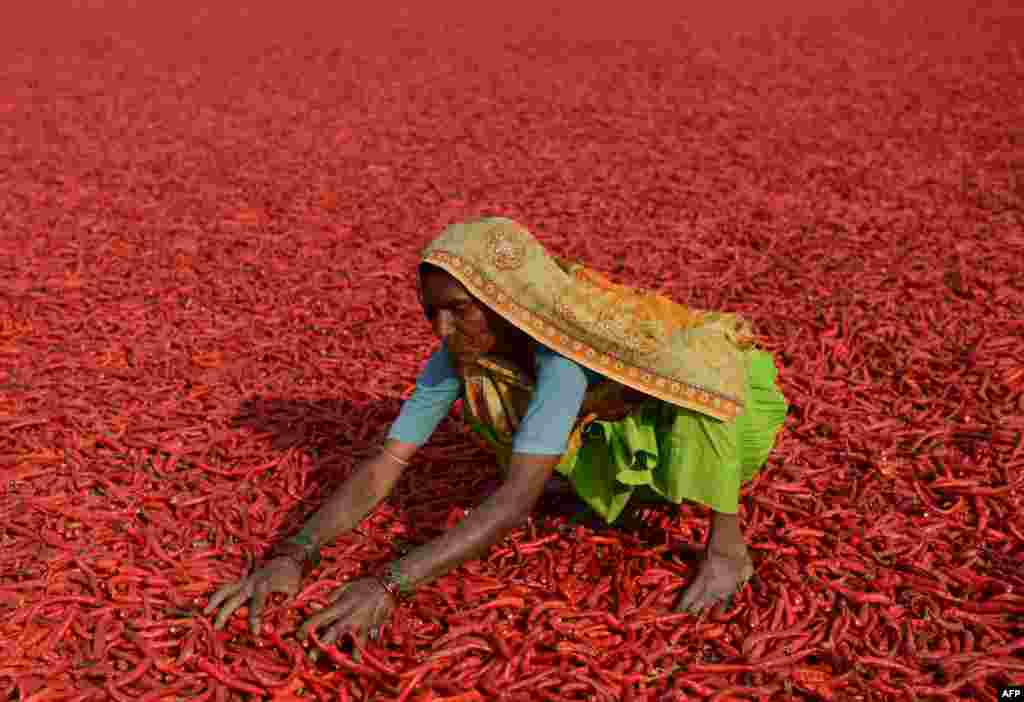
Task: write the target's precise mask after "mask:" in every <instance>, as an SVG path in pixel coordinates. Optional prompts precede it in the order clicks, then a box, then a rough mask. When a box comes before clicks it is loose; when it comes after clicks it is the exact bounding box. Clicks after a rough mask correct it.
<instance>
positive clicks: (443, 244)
mask: <svg viewBox="0 0 1024 702" xmlns="http://www.w3.org/2000/svg"><path fill="white" fill-rule="evenodd" d="M422 262H423V263H429V264H431V265H434V266H437V267H438V268H441V269H443V270H445V271H446V272H448V273H449V274H450V275H452V276H453V277H454V278H456V279H457V280H458V281H459V282H460V283H462V285H464V286H465V287H466V289H467V290H468V291H469V292H470V294H472V295H473V296H474V297H476V298H477V299H478V300H480V301H481V302H483V303H484V304H485V305H487V306H488V307H490V308H491V309H492V310H494V311H495V312H496V313H497V314H500V315H501V316H502V317H503V318H505V319H506V320H508V321H509V322H510V323H511V324H513V325H515V326H516V327H518V328H519V329H521V330H522V331H524V332H525V333H527V334H528V335H529V336H531V337H532V338H533V339H535V340H536V341H538V342H540V343H542V344H544V345H545V346H547V347H549V348H551V349H553V350H555V351H557V352H558V353H560V354H562V355H563V356H565V357H567V358H571V359H572V360H574V361H576V362H577V363H579V364H581V365H583V366H586V367H587V368H590V369H591V370H594V371H596V372H597V373H600V374H602V375H604V376H607V377H608V378H611V379H612V380H614V381H617V382H619V383H621V384H623V385H625V386H628V387H631V388H633V389H635V390H638V391H640V392H642V393H645V394H647V395H650V396H652V397H656V398H658V399H661V400H664V401H666V402H669V403H672V404H674V405H678V406H679V407H685V408H688V409H691V410H695V411H697V412H701V413H703V414H706V415H708V416H711V417H715V418H717V419H720V420H722V421H727V422H728V421H732V420H733V419H735V418H736V416H737V415H739V414H740V413H741V412H742V411H743V407H744V405H745V402H746V397H745V393H746V387H747V367H746V364H747V362H748V361H747V354H746V353H745V351H746V350H748V349H749V348H751V347H752V346H753V345H754V335H753V332H752V330H751V327H750V325H749V323H748V322H747V321H746V320H744V319H743V318H742V317H740V316H738V315H735V314H725V313H717V312H708V311H702V310H696V309H690V308H687V307H685V306H683V305H680V304H678V303H676V302H673V301H672V300H670V299H668V298H666V297H664V296H662V295H659V294H657V293H654V292H649V291H645V290H642V289H638V288H631V287H628V286H624V285H617V284H615V283H612V282H611V281H609V280H608V279H606V278H605V277H604V276H602V275H601V274H599V273H597V272H595V271H593V270H591V269H588V268H586V267H585V266H583V265H582V264H579V263H574V262H569V261H564V260H561V259H556V258H554V257H552V256H550V255H549V254H548V253H547V251H545V250H544V247H543V246H541V244H540V243H539V242H538V241H537V240H536V239H535V238H534V237H533V236H532V235H531V234H530V232H528V231H527V230H526V229H525V228H524V227H522V226H521V225H519V224H517V223H516V222H514V221H512V220H510V219H505V218H501V217H493V218H486V219H480V220H476V221H473V222H466V223H460V224H453V225H452V226H450V227H448V228H447V229H445V230H444V232H442V233H441V235H440V236H438V237H437V238H436V239H434V241H432V242H431V243H430V244H429V245H428V246H427V247H426V249H424V251H423V255H422Z"/></svg>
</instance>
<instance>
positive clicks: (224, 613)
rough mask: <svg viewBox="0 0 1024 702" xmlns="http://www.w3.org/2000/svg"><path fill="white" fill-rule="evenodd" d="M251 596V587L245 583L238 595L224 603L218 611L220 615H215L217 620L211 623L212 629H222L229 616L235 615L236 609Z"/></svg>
mask: <svg viewBox="0 0 1024 702" xmlns="http://www.w3.org/2000/svg"><path fill="white" fill-rule="evenodd" d="M251 594H252V586H251V585H249V583H246V584H245V587H243V588H242V589H241V590H239V591H238V594H236V595H235V596H234V597H232V598H231V599H230V600H228V601H227V602H225V603H224V607H223V608H222V609H221V610H220V614H218V615H217V619H216V620H215V621H214V622H213V628H214V629H223V628H224V625H225V624H226V623H227V621H228V619H230V618H231V615H232V614H234V613H235V610H236V609H238V608H239V607H241V606H242V605H243V604H245V602H246V600H248V599H249V595H251Z"/></svg>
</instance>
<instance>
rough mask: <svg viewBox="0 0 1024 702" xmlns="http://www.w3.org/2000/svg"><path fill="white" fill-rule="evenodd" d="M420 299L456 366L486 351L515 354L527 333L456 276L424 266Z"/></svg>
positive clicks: (434, 267)
mask: <svg viewBox="0 0 1024 702" xmlns="http://www.w3.org/2000/svg"><path fill="white" fill-rule="evenodd" d="M419 272H420V295H421V297H420V302H421V304H422V305H423V310H424V312H425V313H426V315H427V319H429V320H430V323H431V324H432V325H433V327H434V333H435V334H436V335H437V336H438V337H439V338H441V339H443V340H444V341H446V342H447V344H448V352H449V354H450V355H451V358H452V362H453V363H454V364H455V365H456V366H460V365H463V364H464V363H466V362H469V361H471V360H472V359H473V358H474V357H475V356H478V355H480V354H485V353H511V352H514V351H515V350H516V349H517V347H518V346H519V345H520V344H521V343H522V342H523V341H525V340H527V339H528V337H527V335H526V334H525V333H524V332H522V331H520V330H519V329H517V328H516V327H515V326H513V325H512V324H510V323H509V322H507V321H506V320H505V319H504V318H503V317H501V315H499V314H497V313H495V312H494V310H492V309H491V308H489V307H487V305H485V304H483V303H482V302H480V301H479V300H477V299H476V298H475V297H473V295H471V294H470V292H469V291H468V290H466V288H465V287H464V286H463V285H462V283H460V282H459V281H458V280H456V279H455V277H453V276H452V275H450V274H449V273H447V272H446V271H444V270H443V269H441V268H438V267H436V266H432V265H430V264H429V263H424V264H422V265H421V266H420V271H419Z"/></svg>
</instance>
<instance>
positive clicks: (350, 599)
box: [299, 578, 395, 646]
mask: <svg viewBox="0 0 1024 702" xmlns="http://www.w3.org/2000/svg"><path fill="white" fill-rule="evenodd" d="M331 599H332V600H333V602H331V604H330V605H328V606H327V607H325V608H324V609H323V610H322V611H320V612H317V613H316V614H315V615H314V616H312V617H310V618H309V619H308V620H306V623H305V624H303V625H302V627H301V628H300V629H299V641H308V639H309V635H310V633H311V632H314V631H316V630H318V629H320V628H321V627H324V626H327V625H331V626H330V628H329V629H328V630H327V632H326V633H325V634H324V635H323V636H319V637H318V638H319V639H320V641H321V643H323V644H324V645H325V646H330V645H332V644H334V643H335V642H336V641H337V640H338V638H339V637H340V636H342V635H343V634H345V633H351V634H352V636H354V637H355V638H357V639H359V640H360V641H361V642H364V641H365V639H364V636H365V635H366V634H369V636H370V638H371V639H376V638H377V637H378V636H379V635H380V629H381V627H382V626H383V625H384V623H385V622H387V619H388V616H389V615H390V614H391V612H392V610H393V609H394V607H395V601H394V598H393V597H392V596H391V595H390V594H389V593H388V592H387V590H385V589H384V585H383V583H381V582H380V581H379V580H378V579H376V578H360V579H359V580H353V581H352V582H350V583H348V584H347V585H345V586H343V587H341V588H338V589H337V590H335V591H334V594H332V595H331Z"/></svg>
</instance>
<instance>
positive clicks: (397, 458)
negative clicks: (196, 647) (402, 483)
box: [380, 446, 410, 466]
mask: <svg viewBox="0 0 1024 702" xmlns="http://www.w3.org/2000/svg"><path fill="white" fill-rule="evenodd" d="M380 450H381V452H382V453H386V454H387V455H388V456H390V457H391V458H393V459H395V460H396V461H398V462H399V463H401V464H402V465H403V466H408V465H410V463H409V461H406V460H403V459H401V458H399V457H398V456H396V455H395V454H393V453H391V452H390V451H388V450H387V449H386V448H384V447H383V446H381V447H380Z"/></svg>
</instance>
